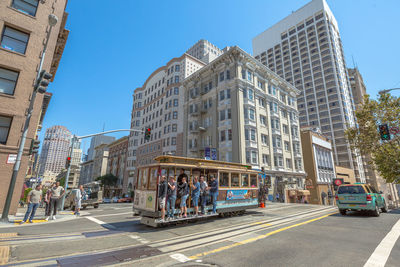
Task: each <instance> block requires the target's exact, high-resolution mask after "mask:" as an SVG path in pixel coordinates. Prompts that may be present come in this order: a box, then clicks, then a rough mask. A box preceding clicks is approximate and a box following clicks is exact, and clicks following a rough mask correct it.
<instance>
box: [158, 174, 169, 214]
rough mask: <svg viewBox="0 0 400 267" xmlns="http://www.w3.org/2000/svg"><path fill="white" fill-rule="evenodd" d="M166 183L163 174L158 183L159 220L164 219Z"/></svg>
mask: <svg viewBox="0 0 400 267" xmlns="http://www.w3.org/2000/svg"><path fill="white" fill-rule="evenodd" d="M167 191H168V183H167V179H166V178H165V176H161V179H160V183H159V185H158V204H159V206H160V209H161V221H162V222H163V221H164V220H165V202H166V199H167Z"/></svg>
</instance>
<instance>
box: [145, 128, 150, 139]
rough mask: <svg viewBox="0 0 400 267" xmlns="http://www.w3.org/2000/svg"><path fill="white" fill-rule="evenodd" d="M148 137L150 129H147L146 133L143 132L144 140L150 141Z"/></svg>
mask: <svg viewBox="0 0 400 267" xmlns="http://www.w3.org/2000/svg"><path fill="white" fill-rule="evenodd" d="M150 135H151V128H147V129H146V131H145V132H144V140H147V141H148V140H150Z"/></svg>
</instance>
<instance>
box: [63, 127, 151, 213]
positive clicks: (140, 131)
mask: <svg viewBox="0 0 400 267" xmlns="http://www.w3.org/2000/svg"><path fill="white" fill-rule="evenodd" d="M126 131H129V132H139V133H144V132H143V131H142V130H137V129H119V130H111V131H105V132H101V133H95V134H89V135H83V136H76V135H73V136H72V140H71V149H70V151H69V154H68V157H70V158H71V161H72V153H73V152H74V144H75V143H77V142H78V141H79V140H80V139H84V138H89V137H93V136H97V135H103V134H107V133H115V132H126ZM70 173H71V164H68V166H67V174H66V175H65V186H64V188H65V192H67V189H68V181H69V175H70ZM64 201H65V194H64V197H63V199H62V204H61V210H64Z"/></svg>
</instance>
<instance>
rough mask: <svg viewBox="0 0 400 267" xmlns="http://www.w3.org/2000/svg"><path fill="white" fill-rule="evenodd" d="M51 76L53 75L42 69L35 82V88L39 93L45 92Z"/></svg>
mask: <svg viewBox="0 0 400 267" xmlns="http://www.w3.org/2000/svg"><path fill="white" fill-rule="evenodd" d="M52 77H53V75H51V74H50V73H48V72H47V71H45V70H42V71H41V72H40V75H39V78H38V80H37V82H36V86H35V90H37V91H38V92H39V93H41V94H43V93H45V92H46V90H47V86H49V83H50V79H51V78H52Z"/></svg>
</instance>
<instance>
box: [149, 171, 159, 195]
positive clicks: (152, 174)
mask: <svg viewBox="0 0 400 267" xmlns="http://www.w3.org/2000/svg"><path fill="white" fill-rule="evenodd" d="M157 178H158V168H152V169H151V172H150V182H149V189H150V190H156V188H157Z"/></svg>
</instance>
